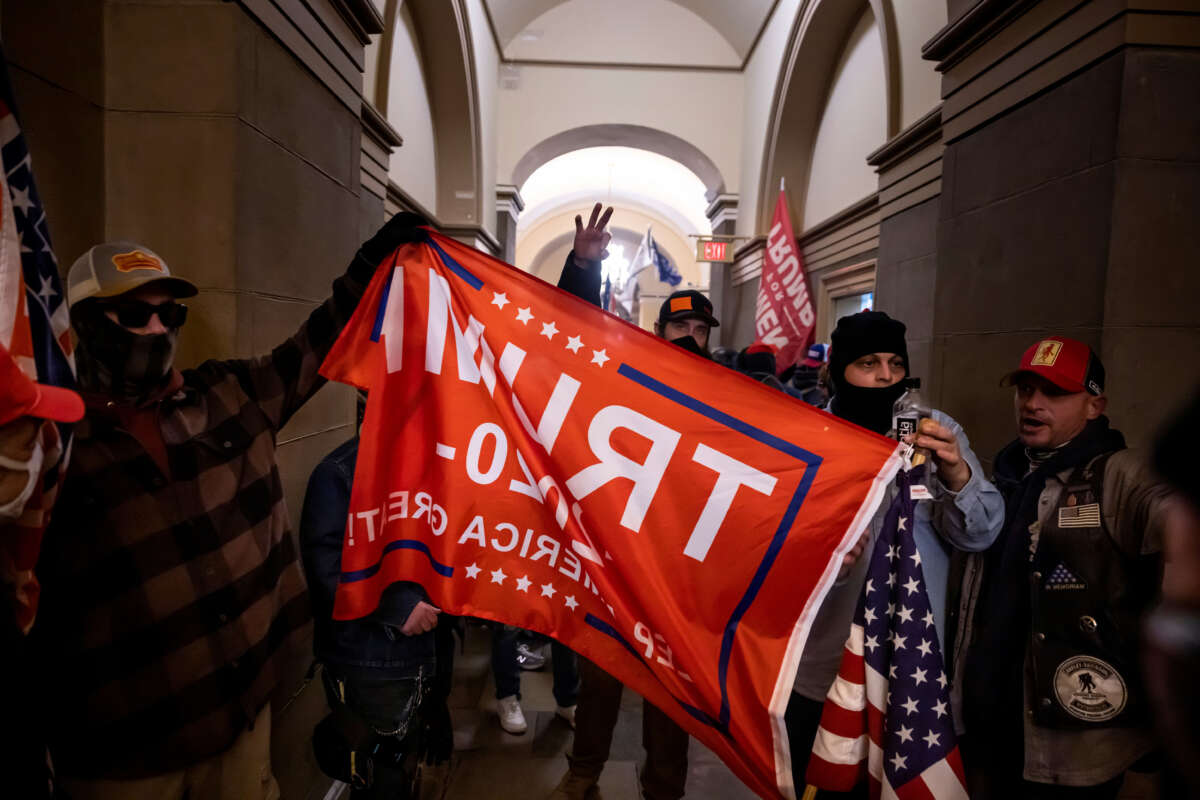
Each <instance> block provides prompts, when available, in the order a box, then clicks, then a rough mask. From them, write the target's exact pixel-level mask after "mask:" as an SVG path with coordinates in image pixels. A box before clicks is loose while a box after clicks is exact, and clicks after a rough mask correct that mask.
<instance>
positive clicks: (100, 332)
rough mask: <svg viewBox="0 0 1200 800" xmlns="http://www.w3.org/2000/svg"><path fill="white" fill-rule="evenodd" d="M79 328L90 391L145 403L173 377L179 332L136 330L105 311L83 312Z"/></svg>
mask: <svg viewBox="0 0 1200 800" xmlns="http://www.w3.org/2000/svg"><path fill="white" fill-rule="evenodd" d="M75 330H76V332H77V333H78V334H79V346H78V347H77V348H76V349H75V366H76V372H77V373H78V378H79V385H80V388H82V389H84V390H85V391H88V392H92V393H94V394H100V395H105V396H108V397H111V398H112V399H114V400H116V401H118V402H123V403H131V404H134V405H141V404H142V403H144V402H146V401H148V400H150V399H152V398H153V396H154V394H155V393H156V392H158V391H159V390H161V389H162V388H163V387H164V386H166V385H167V383H168V382H169V381H170V379H171V365H172V364H173V363H174V361H175V344H176V341H177V339H178V337H179V331H178V330H176V329H171V330H169V331H168V332H167V333H154V334H137V333H130V332H129V331H128V330H126V329H125V328H123V327H121V326H120V325H118V324H117V323H115V322H113V321H112V320H110V319H109V318H108V317H107V316H105V314H104V312H103V311H101V310H99V309H88V310H87V311H86V312H85V313H82V314H79V315H78V317H77V318H76V319H75Z"/></svg>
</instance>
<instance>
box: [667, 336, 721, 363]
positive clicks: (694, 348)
mask: <svg viewBox="0 0 1200 800" xmlns="http://www.w3.org/2000/svg"><path fill="white" fill-rule="evenodd" d="M667 341H669V342H670V343H671V344H673V345H676V346H677V347H682V348H683V349H684V350H687V351H688V352H689V353H695V354H696V355H698V356H702V357H704V358H711V356H710V355H709V354H708V351H707V350H704V349H703V348H701V347H700V343H699V342H697V341H696V340H695V339H694V338H693V337H691V336H680V337H679V338H678V339H668V340H667Z"/></svg>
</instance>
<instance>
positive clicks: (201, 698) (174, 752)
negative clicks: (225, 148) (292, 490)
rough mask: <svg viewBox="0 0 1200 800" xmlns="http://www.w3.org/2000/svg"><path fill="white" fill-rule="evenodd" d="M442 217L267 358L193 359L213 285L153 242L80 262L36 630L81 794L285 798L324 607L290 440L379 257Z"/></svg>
mask: <svg viewBox="0 0 1200 800" xmlns="http://www.w3.org/2000/svg"><path fill="white" fill-rule="evenodd" d="M422 224H427V223H426V222H425V220H424V219H423V218H421V217H419V216H417V215H414V214H407V213H405V214H397V215H396V216H394V217H392V219H391V220H389V221H388V222H387V223H386V224H385V225H384V226H383V227H382V228H381V229H380V230H379V231H378V232H377V233H376V234H375V236H373V237H372V238H371V239H369V240H368V241H367V242H365V243H364V244H363V245H362V246H361V248H359V250H358V252H357V253H356V254H355V256H354V258H353V259H352V260H351V262H350V264H349V266H348V267H347V268H346V270H345V272H344V273H343V274H342V275H341V276H340V277H339V278H337V279H336V280H335V281H334V283H333V291H332V294H331V296H330V297H329V298H328V299H327V300H326V301H325V302H324V303H322V304H320V305H319V306H317V307H316V308H315V309H314V310H313V311H312V313H311V314H310V315H309V316H308V318H307V319H306V320H305V321H304V322H303V323H302V324H301V325H300V327H299V329H298V330H297V331H296V332H295V334H294V335H293V336H291V337H290V338H288V339H285V340H284V341H283V342H282V343H280V344H279V345H278V346H277V347H275V348H274V349H273V350H272V351H271V352H270V353H268V354H265V355H262V356H258V357H255V358H234V359H227V360H216V359H214V360H210V361H205V362H204V363H203V364H200V365H199V366H198V367H196V368H194V369H183V370H180V369H178V368H177V367H176V366H175V350H176V343H177V341H178V337H179V333H180V330H181V328H182V327H183V325H184V323H185V321H186V320H187V316H188V308H187V306H185V305H184V304H182V303H181V302H180V300H182V299H185V298H188V297H191V296H193V295H195V294H196V293H197V287H196V286H195V285H194V284H192V283H191V282H190V281H187V280H185V279H183V278H180V277H178V276H176V275H173V274H172V273H171V270H170V268H169V267H168V266H167V263H166V261H165V260H164V259H163V258H162V257H160V256H159V255H158V254H156V253H155V252H154V251H152V250H150V248H148V247H146V246H145V245H141V244H137V243H134V242H129V241H116V242H108V243H105V244H100V245H96V246H95V247H92V248H91V249H89V250H88V251H87V252H86V253H84V254H83V255H82V256H80V258H79V259H78V260H77V261H76V262H75V263H74V265H72V267H71V269H70V272H69V273H68V276H67V289H68V291H67V294H68V305H69V308H70V314H71V322H72V325H73V327H74V328H75V332H76V333H77V334H78V338H79V344H78V346H77V349H76V351H75V359H76V367H77V375H78V381H79V390H80V394H81V395H82V397H83V400H84V403H85V405H86V413H85V414H84V417H83V419H82V420H81V421H80V422H79V424H78V425H77V426H76V428H75V435H74V441H73V445H72V448H73V450H72V455H71V462H70V466H69V468H68V470H67V473H66V477H65V480H64V482H63V484H62V488H61V492H60V496H59V503H58V504H57V507H56V509H55V515H54V518H53V520H52V521H51V523H50V526H49V528H48V529H47V531H46V535H45V538H44V540H43V546H42V553H41V558H40V560H39V563H38V567H37V574H38V578H39V579H40V580H41V584H42V593H41V605H40V609H39V615H38V624H37V625H35V626H34V628H33V631H32V633H31V635H30V641H29V645H30V651H31V653H32V655H33V657H34V658H36V659H37V663H38V672H39V676H40V678H41V682H42V686H41V690H42V697H44V698H45V717H46V723H47V727H48V729H49V734H48V735H49V740H50V741H49V744H50V751H51V755H52V758H53V760H54V765H55V768H56V769H57V771H58V773H59V774H60V775H61V776H62V779H63V780H62V782H63V785H64V787H65V788H66V790H67V792H68V793H69V794H70V796H72V797H73V798H76V800H92V799H96V798H122V800H126V799H128V800H137V799H138V798H155V799H156V800H159V799H162V800H172V798H173V799H174V800H181V798H184V797H211V798H238V800H251V799H252V798H259V799H260V800H273V798H275V797H278V792H279V789H278V786H277V785H276V782H275V778H274V776H273V774H272V771H271V761H270V742H271V704H270V700H271V696H272V694H273V693H274V691H275V690H276V689H277V688H278V687H279V686H280V685H281V684H282V683H284V681H285V680H286V679H287V678H289V677H291V678H292V679H293V680H294V679H295V678H297V677H298V676H295V675H294V673H295V668H296V666H297V664H298V662H299V658H300V657H302V655H303V654H304V651H305V650H307V649H308V638H309V636H310V631H311V628H310V620H311V611H310V606H309V598H308V596H307V593H306V590H305V582H304V576H303V574H302V572H301V569H300V564H299V562H298V557H297V549H296V545H295V539H294V536H293V535H292V532H291V530H290V524H289V520H288V511H287V507H286V505H285V503H284V497H283V485H282V482H281V479H280V474H279V466H278V464H277V462H276V452H275V447H276V437H277V435H278V433H279V431H280V429H281V428H282V427H283V426H284V425H285V424H286V423H287V421H288V420H289V419H290V418H291V417H292V416H293V415H294V414H295V413H296V412H297V411H299V410H300V408H301V407H302V406H303V405H304V404H305V403H306V402H307V401H308V400H309V399H310V398H311V397H312V396H313V395H314V394H316V392H317V390H318V389H320V388H321V387H322V386H323V385H324V383H325V379H324V378H322V377H321V376H320V374H319V373H318V368H319V367H320V365H321V362H322V361H323V360H324V358H325V355H326V354H327V353H328V352H329V349H330V348H331V347H332V346H333V344H334V342H335V341H336V339H337V337H338V335H339V333H340V332H341V330H342V328H343V327H344V326H345V325H346V323H347V322H348V321H349V319H350V316H351V315H352V314H353V312H354V310H355V308H356V307H357V305H358V302H359V300H360V299H361V298H362V296H363V293H364V292H365V290H366V287H367V284H368V283H369V281H370V280H371V277H372V276H373V275H374V273H375V269H376V267H377V265H378V264H380V262H381V261H383V259H385V258H386V257H387V256H388V255H389V254H391V253H392V251H393V250H395V249H396V248H397V247H398V246H399V245H400V244H402V243H405V242H411V241H419V240H420V239H422V238H423V237H424V236H425V232H424V230H423V229H422V228H421V227H420V226H421V225H422Z"/></svg>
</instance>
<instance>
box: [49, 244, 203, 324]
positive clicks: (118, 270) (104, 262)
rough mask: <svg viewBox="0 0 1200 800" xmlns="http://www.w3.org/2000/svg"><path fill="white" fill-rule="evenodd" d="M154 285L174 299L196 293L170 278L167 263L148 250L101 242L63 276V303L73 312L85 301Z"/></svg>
mask: <svg viewBox="0 0 1200 800" xmlns="http://www.w3.org/2000/svg"><path fill="white" fill-rule="evenodd" d="M155 282H158V283H161V284H162V285H163V287H164V288H166V289H167V290H168V291H170V292H171V293H172V294H174V295H175V296H176V297H192V296H193V295H195V294H196V292H197V291H198V290H197V289H196V286H195V284H193V283H192V282H191V281H187V280H184V279H183V278H177V277H175V276H174V275H172V274H171V270H170V269H168V268H167V262H165V261H163V260H162V258H161V257H159V256H158V255H157V254H156V253H155V252H154V251H153V250H151V249H150V248H149V247H146V246H144V245H140V244H137V243H135V242H105V243H104V244H98V245H96V246H95V247H93V248H91V249H90V250H88V251H87V252H86V253H84V254H83V255H81V256H80V257H79V258H78V259H76V260H75V263H74V264H72V265H71V271H70V272H68V273H67V303H68V305H69V306H70V307H71V308H74V307H75V304H76V303H78V302H79V301H81V300H86V299H88V298H89V297H116V296H117V295H120V294H125V293H126V292H128V291H130V290H132V289H136V288H138V287H139V286H145V285H146V284H147V283H155Z"/></svg>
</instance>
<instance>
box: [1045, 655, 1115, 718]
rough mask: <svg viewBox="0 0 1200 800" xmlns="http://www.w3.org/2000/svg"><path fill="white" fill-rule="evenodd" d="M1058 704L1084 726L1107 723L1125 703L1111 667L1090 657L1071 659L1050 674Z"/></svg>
mask: <svg viewBox="0 0 1200 800" xmlns="http://www.w3.org/2000/svg"><path fill="white" fill-rule="evenodd" d="M1054 693H1055V695H1057V697H1058V704H1059V705H1061V706H1062V707H1063V709H1064V710H1065V711H1066V712H1067V713H1068V714H1070V715H1071V716H1073V717H1075V718H1077V719H1081V720H1083V721H1084V722H1107V721H1108V720H1110V719H1112V718H1113V717H1115V716H1117V715H1118V714H1120V713H1121V711H1122V710H1123V709H1124V708H1125V702H1126V700H1128V699H1129V691H1128V690H1127V689H1126V688H1125V679H1124V678H1122V677H1121V673H1119V672H1117V670H1116V669H1114V668H1113V666H1112V665H1111V664H1109V663H1108V662H1106V661H1101V660H1100V659H1098V658H1092V657H1091V656H1074V657H1072V658H1068V659H1067V660H1066V661H1064V662H1062V663H1061V664H1059V665H1058V669H1057V670H1055V672H1054Z"/></svg>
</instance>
